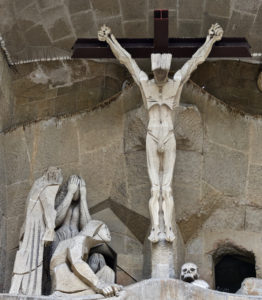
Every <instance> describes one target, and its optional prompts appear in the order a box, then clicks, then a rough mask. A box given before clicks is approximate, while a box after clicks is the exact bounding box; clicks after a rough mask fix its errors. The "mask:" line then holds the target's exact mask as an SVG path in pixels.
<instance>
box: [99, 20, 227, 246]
mask: <svg viewBox="0 0 262 300" xmlns="http://www.w3.org/2000/svg"><path fill="white" fill-rule="evenodd" d="M222 35H223V29H222V28H221V27H220V26H219V25H218V24H215V25H212V26H211V28H210V29H209V31H208V35H207V38H206V41H205V43H204V44H203V46H202V47H200V48H199V49H198V50H197V51H196V53H195V54H194V55H193V56H192V58H191V59H190V60H188V61H187V62H186V63H185V64H184V65H183V67H182V68H181V69H180V70H178V71H177V72H176V73H175V75H174V77H173V79H170V78H168V72H169V69H170V66H171V61H172V55H171V54H151V65H152V71H153V74H154V78H153V79H151V80H149V78H148V75H147V74H146V73H145V72H143V71H142V70H140V68H139V67H138V65H137V63H136V62H135V60H134V59H132V57H131V55H130V54H129V53H128V52H127V51H126V50H125V49H124V48H123V47H122V46H121V45H120V44H119V43H118V41H117V40H116V38H115V36H114V35H113V34H112V33H111V29H110V28H108V27H107V26H105V25H104V26H102V27H101V30H100V31H99V32H98V39H99V40H100V41H106V42H107V43H108V44H109V46H110V48H111V50H112V52H113V53H114V55H115V57H116V58H117V59H118V60H119V61H120V63H121V64H124V65H125V66H126V68H127V69H128V71H129V72H130V73H131V75H132V77H133V79H134V81H135V83H136V84H137V85H138V86H139V88H140V91H141V94H142V98H143V102H144V105H145V108H146V109H147V110H148V116H149V122H148V128H147V136H146V153H147V166H148V173H149V178H150V181H151V198H150V200H149V211H150V217H151V223H152V230H151V233H150V236H149V237H148V238H149V240H150V241H151V242H153V243H156V242H158V241H159V234H160V226H159V209H160V206H159V199H160V197H162V209H163V214H164V226H165V229H164V230H165V236H166V240H167V241H168V242H172V241H173V240H174V239H175V235H174V233H173V230H172V216H173V207H174V200H173V196H172V178H173V171H174V165H175V159H176V140H175V135H174V126H173V121H172V111H173V110H174V108H175V107H177V106H179V101H180V95H181V92H182V88H183V86H184V84H185V82H186V81H187V80H188V79H189V77H190V75H191V74H192V72H193V71H194V70H195V69H196V68H197V66H198V65H199V64H201V63H203V62H204V61H205V60H206V58H207V57H208V55H209V53H210V51H211V49H212V46H213V44H214V43H215V42H216V41H219V40H221V38H222Z"/></svg>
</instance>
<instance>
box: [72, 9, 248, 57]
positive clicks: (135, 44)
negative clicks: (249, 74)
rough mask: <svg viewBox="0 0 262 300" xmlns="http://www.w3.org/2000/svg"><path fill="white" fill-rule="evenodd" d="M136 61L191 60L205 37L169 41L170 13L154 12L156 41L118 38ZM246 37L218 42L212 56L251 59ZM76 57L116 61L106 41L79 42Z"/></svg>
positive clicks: (74, 51)
mask: <svg viewBox="0 0 262 300" xmlns="http://www.w3.org/2000/svg"><path fill="white" fill-rule="evenodd" d="M117 40H118V42H119V43H120V44H121V46H122V47H123V48H125V49H126V50H127V51H128V52H129V53H130V54H131V55H132V57H133V58H147V57H150V55H151V53H171V54H172V55H173V57H176V58H181V57H185V58H187V57H191V56H192V55H193V54H194V53H195V52H196V51H197V49H198V48H199V47H201V46H202V45H203V44H204V42H205V38H168V10H155V11H154V39H147V38H145V39H117ZM249 49H250V46H249V44H248V42H247V40H246V39H245V38H223V39H222V40H221V41H219V42H216V43H215V45H214V46H213V48H212V51H211V53H210V55H209V57H251V54H250V51H249ZM72 58H114V55H113V53H112V51H111V50H110V48H109V46H108V44H107V43H106V42H100V41H99V40H98V39H78V40H77V41H76V42H75V44H74V46H73V55H72Z"/></svg>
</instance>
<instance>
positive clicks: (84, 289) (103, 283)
mask: <svg viewBox="0 0 262 300" xmlns="http://www.w3.org/2000/svg"><path fill="white" fill-rule="evenodd" d="M110 240H111V235H110V232H109V229H108V227H107V226H106V224H104V223H103V222H101V221H98V220H91V221H89V222H88V224H86V225H85V227H84V228H83V230H82V231H81V232H80V233H79V234H78V235H77V236H75V237H73V238H70V239H67V240H64V241H61V242H60V243H59V244H58V246H57V248H56V250H55V252H54V254H53V256H52V259H51V264H50V270H51V277H52V290H53V293H55V295H61V294H69V295H70V296H71V295H77V296H78V295H90V294H94V293H101V294H103V295H104V296H114V295H117V294H118V292H119V291H120V289H121V287H120V286H118V285H116V284H114V279H115V274H114V271H113V270H112V269H110V268H109V267H108V266H106V265H105V264H104V265H103V266H100V267H101V268H100V270H99V271H98V272H97V273H95V272H94V271H93V269H94V268H95V267H97V270H98V267H99V266H96V263H97V262H101V260H100V259H98V260H97V259H96V258H95V259H92V265H91V267H90V266H89V265H88V263H87V258H88V256H89V253H90V249H91V248H93V247H95V246H97V245H100V244H103V243H106V242H109V241H110ZM92 268H93V269H92ZM97 270H95V271H97Z"/></svg>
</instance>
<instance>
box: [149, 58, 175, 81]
mask: <svg viewBox="0 0 262 300" xmlns="http://www.w3.org/2000/svg"><path fill="white" fill-rule="evenodd" d="M171 61H172V54H170V53H165V54H160V53H152V54H151V67H152V72H153V73H154V79H155V82H156V84H163V83H165V82H166V81H167V80H168V72H169V70H170V66H171Z"/></svg>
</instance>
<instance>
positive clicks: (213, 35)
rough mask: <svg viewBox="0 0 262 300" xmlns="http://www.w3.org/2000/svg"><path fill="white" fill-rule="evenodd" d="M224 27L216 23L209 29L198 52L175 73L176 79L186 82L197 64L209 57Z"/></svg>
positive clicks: (220, 37)
mask: <svg viewBox="0 0 262 300" xmlns="http://www.w3.org/2000/svg"><path fill="white" fill-rule="evenodd" d="M222 35H223V29H222V27H221V26H220V25H218V24H214V25H212V26H211V28H210V29H209V31H208V36H207V38H206V41H205V43H204V45H203V46H202V47H200V48H199V49H198V50H197V51H196V53H195V54H194V55H193V56H192V58H191V59H190V60H188V61H187V62H186V63H185V64H184V65H183V67H182V68H181V69H180V70H179V71H177V72H176V73H175V75H174V80H175V81H176V80H179V81H181V84H184V83H185V82H186V81H187V80H188V79H189V77H190V75H191V74H192V72H193V71H195V70H196V68H197V66H198V65H200V64H202V63H203V62H204V61H205V60H206V59H207V57H208V55H209V53H210V52H211V50H212V46H213V44H214V43H215V42H217V41H220V40H221V39H222Z"/></svg>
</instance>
